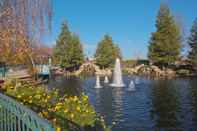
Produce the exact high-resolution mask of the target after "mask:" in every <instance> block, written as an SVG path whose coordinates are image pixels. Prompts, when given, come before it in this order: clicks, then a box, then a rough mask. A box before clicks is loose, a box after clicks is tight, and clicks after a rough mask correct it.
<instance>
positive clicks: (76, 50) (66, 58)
mask: <svg viewBox="0 0 197 131" xmlns="http://www.w3.org/2000/svg"><path fill="white" fill-rule="evenodd" d="M53 52H54V54H53V56H54V61H55V63H56V64H57V65H60V66H61V67H63V68H76V67H79V66H80V65H81V64H82V63H83V61H84V55H83V48H82V45H81V43H80V39H79V37H78V36H76V35H75V34H72V33H71V32H70V31H69V28H68V26H67V24H66V23H65V22H64V23H63V25H62V31H61V33H60V35H59V37H58V40H57V42H56V46H55V48H54V51H53Z"/></svg>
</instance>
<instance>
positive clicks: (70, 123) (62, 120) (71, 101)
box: [3, 80, 109, 131]
mask: <svg viewBox="0 0 197 131" xmlns="http://www.w3.org/2000/svg"><path fill="white" fill-rule="evenodd" d="M3 93H4V94H6V95H8V96H10V97H12V98H14V99H16V100H17V101H18V102H20V103H21V104H23V105H25V106H27V107H29V108H30V109H32V110H33V111H35V112H36V113H38V115H39V116H40V117H42V118H44V119H47V120H49V121H50V122H51V124H53V125H54V127H55V129H56V130H57V131H64V130H66V131H67V130H68V131H70V130H71V131H75V130H85V131H87V130H88V131H92V130H94V131H95V130H96V131H97V130H98V131H102V130H103V131H104V130H109V129H108V128H107V127H106V126H105V123H104V120H103V119H101V118H100V117H99V116H98V115H97V114H96V112H95V110H94V108H93V107H92V106H91V105H90V104H89V100H88V96H86V95H85V94H81V95H80V96H67V95H64V96H60V95H59V93H58V90H49V89H47V88H44V87H41V86H36V87H35V86H33V85H31V84H29V83H27V82H23V81H20V80H7V81H6V82H5V84H4V87H3Z"/></svg>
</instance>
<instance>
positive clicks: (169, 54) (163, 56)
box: [148, 4, 181, 66]
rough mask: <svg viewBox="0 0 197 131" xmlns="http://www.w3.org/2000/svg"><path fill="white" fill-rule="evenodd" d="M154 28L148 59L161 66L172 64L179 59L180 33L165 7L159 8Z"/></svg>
mask: <svg viewBox="0 0 197 131" xmlns="http://www.w3.org/2000/svg"><path fill="white" fill-rule="evenodd" d="M156 28H157V30H156V32H154V33H152V37H151V40H150V42H149V53H148V57H149V59H150V60H151V61H152V62H154V63H157V64H160V65H162V66H164V65H169V64H173V63H174V62H175V61H177V60H178V59H179V57H180V51H181V33H180V29H179V27H178V26H177V24H176V22H175V20H174V17H173V16H172V15H171V13H170V10H169V8H168V6H167V5H164V4H162V5H161V7H160V10H159V13H158V16H157V21H156Z"/></svg>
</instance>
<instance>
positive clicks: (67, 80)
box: [48, 76, 82, 95]
mask: <svg viewBox="0 0 197 131" xmlns="http://www.w3.org/2000/svg"><path fill="white" fill-rule="evenodd" d="M48 86H49V88H52V89H58V90H60V94H61V95H80V94H81V92H82V82H81V80H80V79H79V78H77V77H61V76H59V77H53V78H51V80H49V84H48Z"/></svg>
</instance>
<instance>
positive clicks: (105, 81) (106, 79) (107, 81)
mask: <svg viewBox="0 0 197 131" xmlns="http://www.w3.org/2000/svg"><path fill="white" fill-rule="evenodd" d="M104 83H106V84H107V83H109V79H108V77H107V76H105V80H104Z"/></svg>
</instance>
